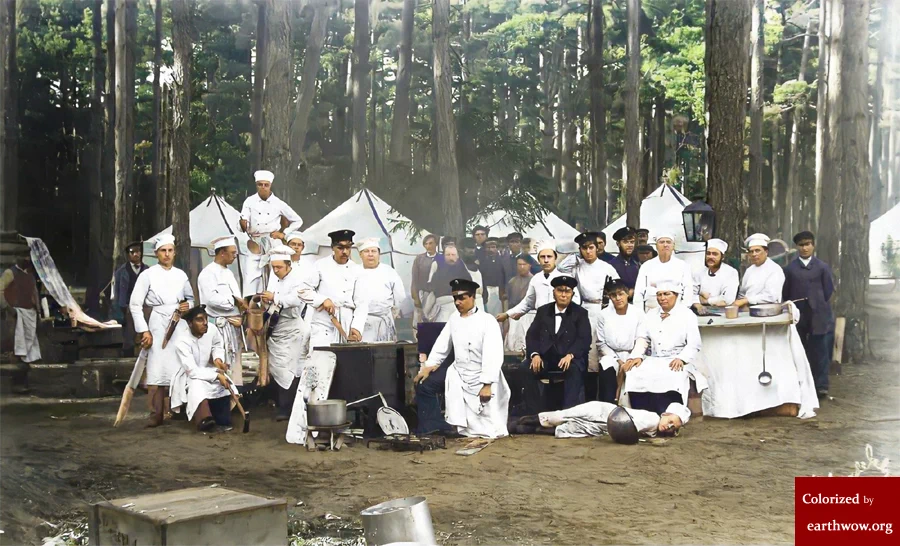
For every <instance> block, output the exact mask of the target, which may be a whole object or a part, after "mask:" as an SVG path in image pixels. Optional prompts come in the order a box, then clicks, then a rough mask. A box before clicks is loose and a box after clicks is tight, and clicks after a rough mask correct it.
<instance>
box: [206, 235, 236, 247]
mask: <svg viewBox="0 0 900 546" xmlns="http://www.w3.org/2000/svg"><path fill="white" fill-rule="evenodd" d="M212 245H213V250H219V249H220V248H225V247H228V246H237V243H235V242H234V237H233V236H231V235H229V236H227V237H218V238H216V239H213V240H212Z"/></svg>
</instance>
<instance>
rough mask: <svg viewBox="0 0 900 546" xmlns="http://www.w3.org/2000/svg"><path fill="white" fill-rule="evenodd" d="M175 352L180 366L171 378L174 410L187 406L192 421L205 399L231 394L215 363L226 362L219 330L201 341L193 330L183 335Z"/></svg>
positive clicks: (208, 334)
mask: <svg viewBox="0 0 900 546" xmlns="http://www.w3.org/2000/svg"><path fill="white" fill-rule="evenodd" d="M173 341H174V340H173ZM175 351H176V354H177V355H178V363H179V364H180V365H181V367H180V369H179V370H178V371H177V372H176V373H175V376H174V377H173V378H172V389H171V396H172V407H178V406H180V405H182V404H187V408H186V410H187V411H186V413H187V416H188V419H191V418H193V417H194V412H195V411H196V410H197V407H198V406H199V405H200V404H201V403H202V402H203V401H204V400H211V399H215V398H222V397H223V396H229V395H230V394H231V393H230V391H229V390H228V389H226V388H225V387H223V386H222V384H221V383H219V381H218V376H219V370H218V368H216V367H215V366H214V365H213V363H212V361H213V360H216V359H220V360H222V361H224V360H225V346H224V344H223V342H222V336H221V335H219V331H218V330H217V329H216V328H210V329H209V330H208V331H207V332H206V333H205V334H203V335H202V336H201V337H199V338H198V337H195V336H194V335H193V334H191V333H190V331H186V332H183V333H182V334H181V335H180V336H179V338H178V340H177V341H176V346H175Z"/></svg>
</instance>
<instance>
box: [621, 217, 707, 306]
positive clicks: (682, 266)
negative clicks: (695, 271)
mask: <svg viewBox="0 0 900 546" xmlns="http://www.w3.org/2000/svg"><path fill="white" fill-rule="evenodd" d="M656 250H657V252H659V255H658V256H657V257H655V258H653V259H650V260H647V261H646V262H644V264H643V265H641V270H640V271H639V272H638V277H637V281H635V283H634V299H633V301H634V305H635V306H637V307H638V309H641V310H642V311H646V310H648V309H651V308H653V307H656V287H657V286H658V285H659V283H661V282H663V281H668V282H672V283H676V284H679V285H681V286H683V287H685V296H684V297H683V298H680V302H679V305H683V306H685V307H691V306H692V305H693V304H694V277H693V275H692V274H691V266H689V265H688V264H687V263H685V262H684V261H683V260H680V259H678V258H676V257H675V234H674V233H671V232H662V233H660V234H659V235H658V236H657V237H656Z"/></svg>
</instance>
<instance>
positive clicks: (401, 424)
mask: <svg viewBox="0 0 900 546" xmlns="http://www.w3.org/2000/svg"><path fill="white" fill-rule="evenodd" d="M375 397H378V398H381V407H380V408H378V412H377V413H376V414H375V421H376V422H377V423H378V426H379V427H380V428H381V431H382V432H384V433H385V435H390V434H409V425H408V424H407V423H406V419H404V418H403V416H402V415H400V412H399V411H397V410H395V409H394V408H392V407H390V406H388V404H387V401H386V400H385V399H384V395H382V394H381V393H380V392H379V393H378V394H373V395H372V396H367V397H365V398H360V399H359V400H356V401H355V402H350V403H349V404H347V406H352V405H353V404H358V403H360V402H365V401H366V400H371V399H373V398H375Z"/></svg>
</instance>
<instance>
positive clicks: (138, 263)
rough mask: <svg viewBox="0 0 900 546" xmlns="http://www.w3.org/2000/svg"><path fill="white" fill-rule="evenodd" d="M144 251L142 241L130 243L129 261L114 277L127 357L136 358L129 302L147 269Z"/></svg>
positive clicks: (128, 249)
mask: <svg viewBox="0 0 900 546" xmlns="http://www.w3.org/2000/svg"><path fill="white" fill-rule="evenodd" d="M143 249H144V245H143V243H141V242H140V241H134V242H132V243H129V244H128V246H127V247H125V257H126V259H127V261H126V262H125V263H124V264H122V265H120V266H119V268H118V269H116V272H115V274H114V275H113V279H114V281H113V282H114V285H115V291H116V296H115V298H114V299H115V302H116V303H115V305H116V307H118V308H119V310H120V311H121V313H122V315H123V316H124V324H123V325H122V336H123V339H122V353H123V356H126V357H129V356H134V320H132V318H131V313H129V312H128V302H130V301H131V292H132V291H133V290H134V283H135V282H137V278H138V275H140V274H141V273H142V272H143V271H145V270H146V269H147V266H146V265H144V262H143V260H142V259H141V257H142V255H143Z"/></svg>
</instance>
